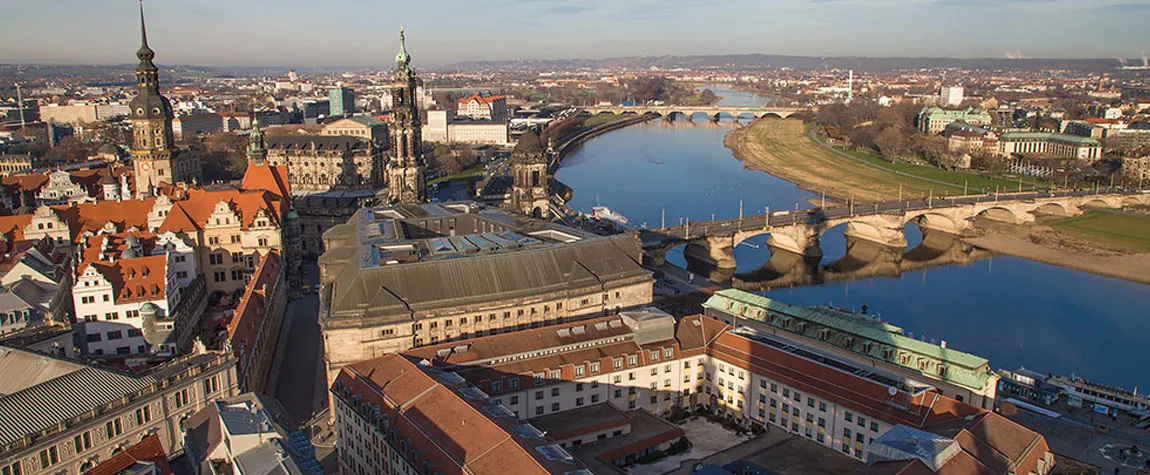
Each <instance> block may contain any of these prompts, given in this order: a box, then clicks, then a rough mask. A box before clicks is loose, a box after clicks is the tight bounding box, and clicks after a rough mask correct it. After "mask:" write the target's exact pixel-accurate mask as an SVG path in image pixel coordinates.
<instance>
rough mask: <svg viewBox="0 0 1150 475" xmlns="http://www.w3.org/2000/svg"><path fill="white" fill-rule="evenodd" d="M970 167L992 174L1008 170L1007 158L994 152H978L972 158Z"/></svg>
mask: <svg viewBox="0 0 1150 475" xmlns="http://www.w3.org/2000/svg"><path fill="white" fill-rule="evenodd" d="M970 167H971V168H974V169H976V170H983V171H986V172H989V173H992V174H999V173H1002V172H1004V171H1006V158H1004V157H1002V156H1001V155H997V154H993V153H987V152H977V153H975V154H973V155H972V156H971V158H970Z"/></svg>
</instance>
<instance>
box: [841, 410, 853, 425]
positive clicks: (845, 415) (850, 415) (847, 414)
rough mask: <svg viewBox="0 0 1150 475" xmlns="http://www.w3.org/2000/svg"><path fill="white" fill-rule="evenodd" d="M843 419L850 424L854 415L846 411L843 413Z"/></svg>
mask: <svg viewBox="0 0 1150 475" xmlns="http://www.w3.org/2000/svg"><path fill="white" fill-rule="evenodd" d="M843 418H845V419H846V420H847V422H852V421H854V419H855V416H854V414H851V411H846V412H844V413H843Z"/></svg>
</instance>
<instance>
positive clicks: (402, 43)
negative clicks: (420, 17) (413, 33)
mask: <svg viewBox="0 0 1150 475" xmlns="http://www.w3.org/2000/svg"><path fill="white" fill-rule="evenodd" d="M395 62H396V63H399V64H400V65H401V66H403V67H406V66H407V64H408V63H410V62H411V55H409V54H407V37H406V35H405V34H404V32H403V27H402V26H400V27H399V53H396V54H395Z"/></svg>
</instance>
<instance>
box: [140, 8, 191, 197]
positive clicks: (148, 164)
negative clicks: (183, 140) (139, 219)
mask: <svg viewBox="0 0 1150 475" xmlns="http://www.w3.org/2000/svg"><path fill="white" fill-rule="evenodd" d="M140 35H141V41H142V44H141V46H140V50H139V51H137V52H136V57H137V58H139V60H140V65H139V66H137V67H136V82H137V84H139V87H140V93H139V95H137V96H136V98H135V99H132V102H131V106H130V108H131V114H130V115H129V118H130V120H131V123H132V151H131V154H132V163H133V165H134V167H135V178H136V184H137V185H136V188H137V193H139V194H140V195H145V194H150V193H151V191H152V190H151V188H152V186H154V185H159V184H160V183H170V184H176V183H193V182H197V181H199V180H200V174H201V170H200V159H199V157H197V156H195V154H193V153H191V152H190V151H188V150H180V149H177V148H176V139H175V133H174V132H173V130H172V120H173V119H174V118H175V115H174V114H173V113H172V103H171V102H169V101H168V98H166V97H164V96H163V95H162V94H160V75H159V68H157V67H156V65H155V64H154V63H153V62H152V60H153V59H155V57H156V53H155V52H154V51H152V48H150V47H148V31H147V28H146V27H145V25H144V7H143V4H141V5H140Z"/></svg>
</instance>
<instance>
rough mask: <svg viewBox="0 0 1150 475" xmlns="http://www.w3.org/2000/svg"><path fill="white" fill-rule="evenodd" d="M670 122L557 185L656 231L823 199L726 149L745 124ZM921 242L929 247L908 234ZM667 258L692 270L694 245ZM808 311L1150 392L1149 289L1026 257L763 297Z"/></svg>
mask: <svg viewBox="0 0 1150 475" xmlns="http://www.w3.org/2000/svg"><path fill="white" fill-rule="evenodd" d="M711 89H712V90H713V91H714V92H715V93H716V94H718V95H719V96H722V97H723V100H722V101H721V102H720V105H760V104H765V103H767V100H766V99H764V98H759V97H757V96H754V95H752V94H746V93H741V92H736V91H730V90H725V89H723V88H721V87H712V88H711ZM700 122H702V123H700V124H692V123H691V122H688V121H686V120H680V121H675V122H672V123H667V122H665V121H662V120H658V121H652V122H649V123H646V124H641V125H636V126H632V127H627V128H625V129H621V130H618V131H614V132H610V133H607V134H605V135H603V136H600V137H597V138H594V139H592V140H590V141H588V142H587V143H586V144H584V145H583V146H582V147H581V148H580V149H579V150H577V151H575V152H574V153H572V154H571V155H569V156H568V157H567V158H566V159H565V160H564V161H563V164H562V166H561V167H560V169H559V171H558V173H557V178H558V179H559V180H560V181H562V182H563V183H565V184H566V185H568V186H570V187H572V188H573V189H574V190H575V195H574V197H573V199H572V201H571V203H570V204H571V206H572V207H574V208H575V209H579V210H583V211H588V212H589V211H590V209H591V207H592V206H595V205H596V203H599V204H602V205H604V206H608V207H610V208H611V209H613V210H615V211H618V212H620V213H622V214H623V215H624V216H627V217H628V218H629V219H630V220H631V223H632V224H635V225H643V224H644V223H645V224H646V225H647V226H648V227H651V228H657V227H659V226H660V224H661V223H662V222H663V219H664V218H663V216H664V215H665V217H666V218H665V221H666V223H667V224H668V225H672V224H679V223H680V219H682V220H686V219H687V218H690V219H691V220H696V221H700V220H709V219H711V216H712V214H714V216H715V217H717V218H733V217H737V216H738V213H739V203H740V200H741V201H742V205H743V212H744V213H745V214H747V215H752V214H760V213H762V211H763V210H764V209H765V208H766V207H768V206H769V207H770V208H771V209H772V210H781V209H794V208H795V207H796V206H800V207H804V208H805V207H809V206H810V205H809V204H807V201H808V200H809V199H812V198H815V197H814V196H813V195H812V194H811V193H809V192H806V191H804V190H801V189H799V188H798V187H796V186H795V185H794V184H791V183H789V182H786V181H783V180H781V179H778V178H775V177H773V176H770V175H768V174H766V173H763V172H760V171H754V170H745V169H744V168H743V166H742V163H741V162H740V161H738V160H737V159H735V158H734V156H732V155H731V152H730V151H729V150H727V149H726V148H724V147H723V137H724V136H725V135H726V133H727V132H728V131H730V130H731V128H732V127H733V125H732V124H731V123H730V122H729V121H728V120H725V121H723V122H721V123H720V124H718V125H714V124H710V123H706V122H705V121H700ZM907 231H908V233H907V234H908V236H907V237H908V241H910V247H911V248H914V247H915V246H917V245H918V244H919V243H920V241H921V239H922V238H921V234H919V233H918V231H917V229H916V228H913V227H908V230H907ZM765 241H766V236H759V237H756V238H752V239H750V240H748V242H747V245H742V246H739V247H738V248H736V249H735V258H736V260H737V261H738V269H737V272H739V273H744V274H745V273H752V272H755V271H756V270H759V269H760V267H761V266H763V265H764V263H766V262H767V261H768V259H769V258H770V252H769V251H768V249H767V247H766V245H765ZM822 248H823V252H824V256H823V259H822V264H823V265H827V264H830V263H833V262H835V261H837V260H839V259H840V258H841V257H843V255H844V254H845V253H846V251H845V249H846V244H845V238H844V237H843V235H842V227H839V228H835V229H832V230H830V231H828V232H827V233H826V234H824V235H823V237H822ZM668 261H669V262H671V263H674V264H676V265H679V266H684V265H686V261H685V259H684V257H683V255H682V247H679V248H677V249H676V250H673V251H671V252H669V253H668ZM761 293H762V294H763V295H766V296H768V297H771V298H777V299H780V300H783V301H786V302H789V303H794V304H802V305H823V304H834V305H838V306H842V307H847V308H858V307H860V306H861V305H863V304H864V303H865V304H866V305H867V306H868V307H869V309H870V311H871V312H872V313H878V314H880V315H881V316H882V318H883V319H885V320H887V321H889V322H891V323H893V324H895V325H899V326H901V327H903V328H904V329H905V330H906V331H907V332H913V334H914V336H915V337H918V338H924V339H927V340H946V342H947V344H948V346H949V347H951V348H956V349H959V350H962V351H967V352H970V353H974V354H977V355H980V356H983V357H985V358H987V359H989V360H990V362H991V365H992V366H993V367H995V368H1010V369H1014V368H1018V367H1020V366H1025V367H1026V368H1028V369H1032V370H1035V371H1041V372H1052V373H1055V374H1060V375H1070V374H1077V375H1079V376H1082V377H1085V378H1088V379H1091V380H1095V381H1098V382H1101V383H1105V384H1112V385H1119V386H1122V387H1126V388H1134V387H1135V386H1140V387H1141V388H1143V389H1145V388H1150V286H1147V285H1143V284H1136V283H1132V282H1127V281H1122V280H1117V279H1112V278H1107V277H1100V276H1096V275H1093V274H1089V273H1085V272H1080V271H1075V270H1071V269H1066V268H1061V267H1057V266H1051V265H1047V264H1042V263H1038V262H1033V261H1028V260H1025V259H1020V258H1015V257H1009V256H1000V257H994V258H992V259H984V260H978V261H976V262H974V263H971V264H969V265H965V266H958V265H955V266H942V267H933V268H928V269H925V270H921V271H914V272H911V273H903V274H902V275H901V276H896V277H876V278H861V279H858V280H851V281H845V282H829V283H822V284H819V285H810V286H801V287H794V288H786V289H776V290H769V291H763V292H761Z"/></svg>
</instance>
